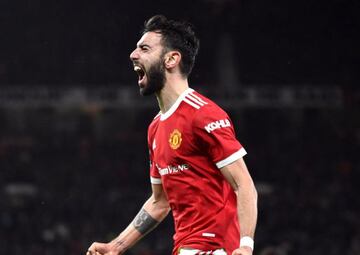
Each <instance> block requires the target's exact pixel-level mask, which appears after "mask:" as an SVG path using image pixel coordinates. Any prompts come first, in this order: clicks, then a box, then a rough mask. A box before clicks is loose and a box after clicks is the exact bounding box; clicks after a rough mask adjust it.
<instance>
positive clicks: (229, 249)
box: [87, 15, 257, 255]
mask: <svg viewBox="0 0 360 255" xmlns="http://www.w3.org/2000/svg"><path fill="white" fill-rule="evenodd" d="M198 48H199V41H198V39H197V38H196V36H195V34H194V32H193V30H192V28H191V26H190V25H189V24H187V23H182V22H178V21H172V20H167V19H166V18H165V17H164V16H161V15H157V16H154V17H152V18H151V19H150V20H149V21H147V22H146V23H145V28H144V31H143V34H142V37H141V39H140V40H139V42H138V43H137V47H136V49H135V50H134V51H133V52H132V53H131V55H130V59H131V61H132V62H133V65H134V70H135V71H136V72H137V73H138V76H139V79H138V85H139V88H140V93H141V94H142V95H152V94H155V95H156V98H157V100H158V104H159V107H160V113H159V114H158V115H157V116H156V117H155V118H154V120H153V121H152V123H151V124H150V126H149V129H148V146H149V152H150V162H151V166H150V180H151V185H152V195H151V197H150V198H149V199H148V200H147V201H146V202H145V203H144V205H143V207H142V209H141V210H140V212H139V213H138V215H137V216H136V217H135V218H134V220H133V221H132V222H131V223H130V224H129V226H128V227H127V228H126V229H125V230H124V231H123V232H121V233H120V235H119V236H118V237H116V238H115V239H114V240H112V241H111V242H109V243H97V242H95V243H93V244H92V245H91V246H90V248H89V250H88V252H87V255H118V254H123V253H124V252H125V251H126V250H127V249H128V248H130V247H131V246H132V245H134V244H135V243H136V242H137V241H138V240H140V239H141V238H142V237H143V236H144V235H146V234H147V233H148V232H150V231H151V230H152V229H154V228H155V227H156V226H157V225H158V224H159V223H160V222H161V221H162V220H163V219H164V218H165V217H166V215H167V214H168V213H169V211H170V210H171V211H172V215H173V217H174V223H175V230H176V231H175V235H174V249H173V254H180V255H187V254H189V255H190V254H218V255H220V254H233V255H251V254H252V251H253V245H254V241H253V238H254V232H255V227H256V221H257V192H256V190H255V187H254V183H253V181H252V178H251V176H250V174H249V172H248V170H247V167H246V165H245V163H244V160H243V158H242V157H243V156H244V155H245V154H246V151H245V149H244V148H243V147H242V146H241V144H240V143H239V142H238V141H237V139H236V138H235V132H234V128H233V124H232V122H231V121H230V119H229V117H228V115H227V114H226V113H225V112H224V111H223V110H222V109H221V108H220V107H219V106H217V105H216V104H215V103H214V102H212V101H211V100H209V99H208V98H206V97H204V96H202V95H201V94H199V93H197V92H196V91H194V90H193V89H191V88H189V85H188V80H187V77H188V76H189V74H190V72H191V70H192V67H193V65H194V61H195V56H196V54H197V51H198Z"/></svg>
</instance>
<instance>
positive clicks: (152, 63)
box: [130, 32, 166, 96]
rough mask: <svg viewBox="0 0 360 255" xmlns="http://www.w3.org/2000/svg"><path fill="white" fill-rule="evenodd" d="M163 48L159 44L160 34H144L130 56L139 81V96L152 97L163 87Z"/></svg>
mask: <svg viewBox="0 0 360 255" xmlns="http://www.w3.org/2000/svg"><path fill="white" fill-rule="evenodd" d="M163 49H164V47H163V46H162V43H161V34H159V33H155V32H147V33H145V34H144V35H143V36H142V37H141V39H140V40H139V42H138V43H137V47H136V49H135V50H134V51H133V52H132V53H131V54H130V59H131V61H132V62H133V65H134V71H135V72H137V74H138V76H139V79H138V84H139V87H140V94H141V95H144V96H145V95H152V94H154V93H156V92H158V91H160V90H161V89H162V88H163V87H164V85H165V80H166V79H165V68H164V50H163Z"/></svg>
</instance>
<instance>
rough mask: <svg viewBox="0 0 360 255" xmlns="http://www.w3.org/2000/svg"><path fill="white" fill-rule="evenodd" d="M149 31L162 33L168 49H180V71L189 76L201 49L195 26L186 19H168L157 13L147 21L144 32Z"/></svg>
mask: <svg viewBox="0 0 360 255" xmlns="http://www.w3.org/2000/svg"><path fill="white" fill-rule="evenodd" d="M147 32H157V33H160V34H161V35H162V41H163V44H164V46H165V47H166V48H167V49H169V50H178V51H179V52H180V53H181V57H182V61H181V62H180V71H181V73H182V74H183V75H185V76H188V75H189V74H190V73H191V70H192V68H193V66H194V63H195V57H196V55H197V53H198V50H199V39H198V38H197V37H196V35H195V32H194V29H193V26H192V25H191V24H190V23H187V22H184V21H175V20H168V19H167V18H166V17H165V16H163V15H155V16H153V17H151V18H150V19H149V20H148V21H145V24H144V29H143V31H142V34H145V33H147Z"/></svg>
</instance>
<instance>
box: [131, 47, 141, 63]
mask: <svg viewBox="0 0 360 255" xmlns="http://www.w3.org/2000/svg"><path fill="white" fill-rule="evenodd" d="M138 58H139V53H138V51H137V49H135V50H133V51H132V52H131V53H130V59H131V60H133V61H134V60H136V59H138Z"/></svg>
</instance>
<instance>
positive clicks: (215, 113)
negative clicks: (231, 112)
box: [194, 92, 228, 124]
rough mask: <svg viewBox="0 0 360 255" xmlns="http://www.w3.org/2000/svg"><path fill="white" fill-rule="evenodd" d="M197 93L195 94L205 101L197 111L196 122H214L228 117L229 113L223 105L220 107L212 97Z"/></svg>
mask: <svg viewBox="0 0 360 255" xmlns="http://www.w3.org/2000/svg"><path fill="white" fill-rule="evenodd" d="M195 93H196V94H195V95H194V96H197V97H199V98H200V99H201V102H202V103H203V105H201V106H200V107H199V109H198V111H196V113H195V116H194V121H195V122H197V123H199V122H200V123H201V124H204V122H212V121H215V120H220V119H225V118H228V114H227V113H226V111H225V110H224V109H223V108H222V107H220V106H219V105H218V104H216V103H215V102H214V101H212V100H211V99H209V98H207V97H205V96H203V95H201V94H200V93H197V92H195Z"/></svg>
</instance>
